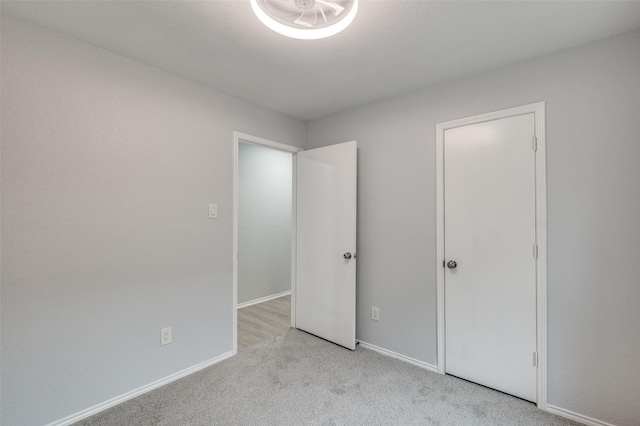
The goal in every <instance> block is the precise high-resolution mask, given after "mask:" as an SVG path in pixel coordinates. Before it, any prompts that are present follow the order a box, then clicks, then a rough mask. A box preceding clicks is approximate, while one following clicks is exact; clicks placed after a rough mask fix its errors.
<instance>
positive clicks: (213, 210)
mask: <svg viewBox="0 0 640 426" xmlns="http://www.w3.org/2000/svg"><path fill="white" fill-rule="evenodd" d="M217 218H218V205H217V204H209V219H217Z"/></svg>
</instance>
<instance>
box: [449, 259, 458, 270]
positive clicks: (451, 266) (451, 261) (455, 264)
mask: <svg viewBox="0 0 640 426" xmlns="http://www.w3.org/2000/svg"><path fill="white" fill-rule="evenodd" d="M457 267H458V264H457V263H456V261H455V260H450V261H448V262H447V268H449V269H456V268H457Z"/></svg>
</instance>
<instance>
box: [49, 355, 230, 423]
mask: <svg viewBox="0 0 640 426" xmlns="http://www.w3.org/2000/svg"><path fill="white" fill-rule="evenodd" d="M232 355H233V354H232V353H231V352H226V353H224V354H222V355H220V356H217V357H215V358H212V359H210V360H207V361H204V362H201V363H200V364H196V365H194V366H193V367H189V368H186V369H184V370H182V371H178V372H177V373H174V374H171V375H169V376H167V377H165V378H163V379H160V380H156V381H155V382H152V383H149V384H148V385H145V386H142V387H140V388H138V389H134V390H132V391H129V392H127V393H123V394H122V395H120V396H116V397H115V398H111V399H109V400H107V401H105V402H102V403H100V404H96V405H94V406H93V407H89V408H87V409H84V410H82V411H79V412H77V413H75V414H71V415H70V416H67V417H65V418H63V419H60V420H57V421H55V422H52V423H49V424H48V425H47V426H66V425H70V424H72V423H75V422H77V421H80V420H82V419H84V418H87V417H89V416H93V415H94V414H97V413H99V412H101V411H104V410H106V409H107V408H111V407H113V406H114V405H118V404H120V403H122V402H125V401H127V400H129V399H132V398H135V397H136V396H140V395H142V394H143V393H147V392H149V391H152V390H154V389H157V388H159V387H160V386H164V385H166V384H168V383H171V382H174V381H176V380H178V379H181V378H183V377H185V376H188V375H190V374H193V373H195V372H196V371H200V370H202V369H203V368H207V367H209V366H211V365H213V364H216V363H218V362H220V361H223V360H225V359H227V358H229V357H231V356H232Z"/></svg>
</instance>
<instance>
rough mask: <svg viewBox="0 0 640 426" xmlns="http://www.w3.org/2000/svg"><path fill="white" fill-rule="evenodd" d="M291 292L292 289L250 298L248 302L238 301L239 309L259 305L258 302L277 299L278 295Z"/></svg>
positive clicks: (285, 294) (286, 294)
mask: <svg viewBox="0 0 640 426" xmlns="http://www.w3.org/2000/svg"><path fill="white" fill-rule="evenodd" d="M290 294H291V290H287V291H283V292H282V293H276V294H272V295H270V296H265V297H261V298H259V299H254V300H249V301H248V302H242V303H238V309H242V308H246V307H247V306H251V305H257V304H258V303H262V302H267V301H269V300H273V299H277V298H278V297H282V296H288V295H290Z"/></svg>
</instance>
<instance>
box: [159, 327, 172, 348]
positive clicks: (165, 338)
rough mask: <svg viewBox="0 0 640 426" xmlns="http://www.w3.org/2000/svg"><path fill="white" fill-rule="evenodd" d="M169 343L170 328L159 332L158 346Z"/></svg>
mask: <svg viewBox="0 0 640 426" xmlns="http://www.w3.org/2000/svg"><path fill="white" fill-rule="evenodd" d="M169 343H171V327H167V328H163V329H162V330H160V345H161V346H162V345H166V344H169Z"/></svg>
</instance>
